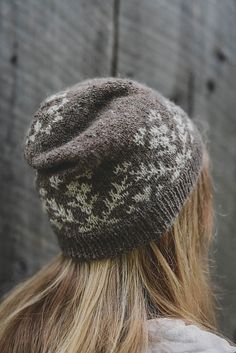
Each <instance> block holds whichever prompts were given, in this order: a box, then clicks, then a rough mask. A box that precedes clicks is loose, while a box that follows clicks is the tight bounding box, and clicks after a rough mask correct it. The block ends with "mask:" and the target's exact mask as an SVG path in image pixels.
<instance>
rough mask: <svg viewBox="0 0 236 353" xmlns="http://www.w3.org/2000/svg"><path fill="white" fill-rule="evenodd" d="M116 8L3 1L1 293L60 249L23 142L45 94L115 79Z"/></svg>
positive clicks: (72, 0) (73, 1)
mask: <svg viewBox="0 0 236 353" xmlns="http://www.w3.org/2000/svg"><path fill="white" fill-rule="evenodd" d="M112 43H113V3H109V2H103V1H102V0H100V1H96V0H86V1H85V0H81V1H77V0H68V1H61V0H58V1H54V0H42V1H36V0H24V1H18V0H11V1H8V0H1V1H0V72H1V77H0V118H1V129H0V150H1V154H0V184H1V198H0V214H1V220H0V234H1V239H0V243H1V246H0V282H1V286H0V292H1V293H4V292H6V291H7V290H8V289H9V288H10V287H11V286H12V285H13V284H15V283H16V282H19V281H20V279H22V278H24V277H26V276H28V275H30V274H32V273H33V272H35V271H36V270H37V269H39V268H40V267H41V265H42V264H44V263H45V262H47V260H49V259H50V258H51V257H52V256H53V255H54V254H55V253H56V252H58V249H59V248H58V246H57V242H56V238H55V236H54V234H53V233H52V231H51V229H50V227H49V222H48V221H47V219H46V218H45V215H44V214H43V212H42V209H41V204H40V203H39V199H38V195H36V192H35V190H34V187H33V178H34V173H33V171H32V170H31V168H29V167H28V166H27V165H26V162H25V161H24V160H23V155H22V152H23V139H24V134H25V132H26V128H27V127H28V125H29V124H30V121H31V119H32V114H33V113H34V112H35V110H36V109H37V108H38V106H39V104H40V102H41V100H42V99H43V98H45V97H46V95H48V94H51V93H52V92H53V93H54V92H56V91H57V90H60V89H61V88H64V87H65V86H67V85H70V84H73V83H76V82H78V81H80V80H82V79H85V78H88V77H94V76H103V75H110V73H111V58H112Z"/></svg>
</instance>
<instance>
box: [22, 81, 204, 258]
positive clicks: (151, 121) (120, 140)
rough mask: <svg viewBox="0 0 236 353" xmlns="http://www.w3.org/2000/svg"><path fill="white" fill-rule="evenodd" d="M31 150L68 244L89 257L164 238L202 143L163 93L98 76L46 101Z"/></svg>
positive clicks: (29, 139) (76, 254)
mask: <svg viewBox="0 0 236 353" xmlns="http://www.w3.org/2000/svg"><path fill="white" fill-rule="evenodd" d="M24 157H25V159H26V160H27V162H28V163H29V165H30V166H32V167H33V168H34V169H35V170H36V176H35V187H36V189H37V191H38V193H39V197H40V199H41V201H42V206H43V209H44V210H45V212H46V213H47V215H48V218H49V220H50V223H51V226H52V228H53V230H54V232H55V234H56V235H57V239H58V243H59V246H60V247H61V249H62V251H63V252H64V253H65V254H66V255H67V256H69V257H72V258H76V259H80V260H92V259H102V258H107V257H114V256H117V255H119V254H122V253H126V252H128V251H130V250H132V249H134V248H136V247H138V246H141V245H144V244H146V243H148V242H150V241H151V240H159V239H160V237H161V236H162V235H163V233H165V232H166V231H167V230H168V229H169V228H170V226H171V225H172V224H173V222H174V220H175V218H176V217H177V215H178V213H179V212H180V210H181V208H182V207H183V205H184V203H185V201H186V199H187V198H188V196H189V194H190V192H191V191H192V189H193V187H194V185H195V184H196V182H197V178H198V176H199V174H200V171H201V168H202V164H203V141H202V138H201V135H200V133H199V131H198V129H197V127H196V126H195V124H194V123H193V122H192V121H191V120H190V118H189V117H188V116H187V114H186V113H185V112H184V111H183V110H182V109H181V108H180V107H178V106H176V105H175V104H174V103H173V102H171V101H170V100H168V99H167V98H165V97H163V96H162V95H161V94H160V93H159V92H158V91H156V90H154V89H151V88H149V87H148V86H146V85H145V84H141V83H139V82H137V81H134V80H130V79H126V78H110V77H108V78H95V79H89V80H85V81H83V82H80V83H79V84H76V85H74V86H71V87H68V88H66V89H65V90H64V91H61V92H58V93H57V94H55V95H53V96H51V97H49V98H47V99H46V100H44V101H43V102H42V103H41V105H40V107H39V109H38V110H37V112H36V113H35V115H34V118H33V120H32V122H31V125H30V127H29V129H28V131H27V133H26V136H25V144H24Z"/></svg>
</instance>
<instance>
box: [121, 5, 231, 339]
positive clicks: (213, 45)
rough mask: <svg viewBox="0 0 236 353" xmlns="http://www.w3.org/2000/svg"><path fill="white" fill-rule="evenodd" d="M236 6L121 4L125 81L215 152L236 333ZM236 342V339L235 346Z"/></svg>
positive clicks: (226, 316)
mask: <svg viewBox="0 0 236 353" xmlns="http://www.w3.org/2000/svg"><path fill="white" fill-rule="evenodd" d="M235 24H236V3H235V1H233V0H228V1H224V2H222V1H217V0H207V1H205V0H199V1H186V0H179V1H166V0H148V1H142V0H129V1H126V0H120V17H119V42H118V48H119V50H118V64H117V72H118V73H117V74H118V76H121V77H122V76H127V75H128V76H129V77H131V78H135V79H138V80H140V81H143V82H146V83H147V84H149V85H150V86H152V87H154V88H156V89H158V90H160V92H162V93H163V94H164V95H166V96H168V97H169V98H171V99H172V100H174V101H175V102H176V103H177V104H179V105H181V106H182V107H183V108H184V109H185V110H186V111H187V112H188V113H189V115H190V116H191V117H192V118H193V119H194V120H195V122H196V124H197V125H198V127H199V129H200V130H201V131H202V133H203V135H204V137H205V141H206V143H207V144H208V147H209V150H210V153H211V156H212V167H213V170H212V172H213V177H214V184H215V185H214V187H215V194H216V202H215V206H216V213H217V214H216V217H217V234H216V239H215V248H214V255H215V256H216V259H217V271H216V274H215V277H216V281H217V283H218V284H220V286H221V288H222V291H223V293H221V295H222V300H221V304H222V306H223V312H222V315H221V317H220V325H221V328H222V330H223V332H224V333H225V334H227V335H228V336H230V337H231V338H233V336H234V334H235V332H236V301H235V297H236V272H235V266H236V262H235V253H236V237H235V233H236V223H235V214H236V183H235V180H236V113H235V112H236V99H235V92H236V30H235ZM235 339H236V338H235Z"/></svg>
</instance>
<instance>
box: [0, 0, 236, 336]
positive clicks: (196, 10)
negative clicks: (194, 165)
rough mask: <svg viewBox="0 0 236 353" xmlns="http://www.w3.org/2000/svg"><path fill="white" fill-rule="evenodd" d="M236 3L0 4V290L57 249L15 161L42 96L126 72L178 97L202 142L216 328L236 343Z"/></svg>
mask: <svg viewBox="0 0 236 353" xmlns="http://www.w3.org/2000/svg"><path fill="white" fill-rule="evenodd" d="M235 25H236V2H235V1H234V0H225V1H219V0H218V1H217V0H195V1H194V0H176V1H171V0H145V1H143V0H112V1H102V0H67V1H63V0H41V1H37V0H18V1H17V0H0V118H1V122H0V124H1V128H0V148H1V153H0V183H1V189H0V190H1V191H0V192H1V194H0V215H1V216H0V236H1V238H0V290H1V294H3V293H5V292H6V291H7V290H8V289H10V288H11V287H12V286H14V284H16V283H18V282H19V281H20V280H21V279H23V278H25V277H27V276H29V275H31V274H33V273H34V272H36V271H37V270H38V269H39V268H40V267H41V266H42V264H44V263H46V262H47V261H48V260H49V259H50V258H51V257H52V256H53V255H55V254H56V253H57V251H58V246H57V243H56V239H55V236H54V235H53V233H52V231H51V229H50V228H49V223H48V221H47V220H46V219H45V216H44V215H43V212H42V210H41V205H40V204H39V200H38V197H37V195H36V193H35V191H34V190H33V172H32V170H31V169H30V168H29V167H28V166H27V165H26V164H25V162H24V160H23V157H22V148H23V138H24V134H25V130H26V127H27V126H28V124H29V122H30V120H31V118H32V114H33V113H34V111H35V110H36V109H37V107H38V105H39V103H40V102H41V100H42V99H43V98H45V96H47V95H48V94H50V93H54V92H55V91H57V90H60V89H61V88H63V87H65V86H66V85H69V84H73V83H76V82H78V81H80V80H82V79H85V78H88V77H94V76H109V75H113V76H115V75H116V76H121V77H123V76H129V77H131V78H134V79H137V80H140V81H143V82H145V83H147V84H149V85H150V86H152V87H154V88H157V89H158V90H160V91H161V92H162V93H163V94H164V95H166V96H168V97H169V98H171V99H172V100H174V101H175V102H177V103H178V104H180V105H181V106H182V107H183V108H184V109H185V110H186V111H187V112H188V113H189V114H190V116H191V117H192V118H194V119H195V121H196V123H198V125H199V128H201V131H202V133H203V134H205V138H206V139H207V140H208V142H209V149H210V152H211V155H212V161H213V174H214V180H215V185H214V187H215V192H216V216H217V231H216V237H215V247H214V251H213V255H214V256H215V257H216V260H217V268H216V271H215V274H214V276H215V281H216V283H217V284H218V285H220V287H221V305H222V308H223V311H222V314H221V316H220V318H219V320H220V327H221V329H222V332H223V333H225V334H226V335H228V336H229V337H231V338H233V339H236V337H235V336H236V301H235V298H236V271H235V269H236V266H235V265H236V258H235V254H236V234H235V233H236V221H235V215H236V202H235V199H236V183H235V180H236V116H235V114H236V113H235V111H236V97H235V93H236V27H235Z"/></svg>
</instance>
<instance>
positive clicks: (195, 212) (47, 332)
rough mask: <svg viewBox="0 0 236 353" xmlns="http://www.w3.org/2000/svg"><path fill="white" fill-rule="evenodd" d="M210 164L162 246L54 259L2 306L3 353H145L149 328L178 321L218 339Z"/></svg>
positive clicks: (0, 343) (0, 338) (0, 333)
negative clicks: (161, 320) (158, 321)
mask: <svg viewBox="0 0 236 353" xmlns="http://www.w3.org/2000/svg"><path fill="white" fill-rule="evenodd" d="M212 190H213V187H212V181H211V176H210V173H209V159H208V154H207V152H205V158H204V166H203V169H202V171H201V174H200V175H199V177H198V180H197V183H196V185H195V187H194V190H193V191H192V193H191V195H190V196H189V198H188V199H187V201H186V202H185V204H184V206H183V208H182V210H181V212H180V213H179V215H178V217H177V218H176V220H175V222H174V224H173V225H172V227H171V229H170V230H169V231H168V232H167V233H166V234H164V235H163V236H162V238H161V239H160V241H152V242H150V243H149V244H147V245H146V246H142V247H139V248H136V249H134V250H133V251H130V252H129V253H127V254H122V255H121V256H118V257H117V258H113V259H112V258H110V259H104V260H100V261H91V262H79V261H77V262H76V261H75V260H72V259H68V258H66V257H65V256H64V255H63V254H62V253H59V254H58V255H57V256H56V257H55V258H53V259H52V261H51V262H50V263H49V264H48V265H46V266H44V267H43V268H42V269H41V270H40V271H39V272H37V273H36V274H35V275H34V276H32V277H31V278H29V279H27V280H26V281H24V282H23V283H20V284H19V285H17V286H16V287H15V288H14V289H13V290H12V291H11V293H9V294H8V296H7V297H6V298H5V299H4V301H3V302H2V304H1V306H0V352H1V353H23V352H24V353H26V352H34V353H108V352H109V353H138V352H139V353H140V352H142V353H144V352H147V350H148V330H147V324H146V320H147V319H151V318H155V317H161V316H164V317H174V318H182V319H184V320H186V321H188V322H192V323H194V324H197V325H199V326H200V327H202V328H205V329H207V330H210V331H213V332H216V317H215V308H216V305H215V304H216V300H215V296H214V294H213V293H212V283H211V279H210V271H209V268H210V267H211V263H209V258H208V253H209V248H210V245H211V242H212V234H213V224H214V222H213V219H214V213H213V197H212V196H213V193H212Z"/></svg>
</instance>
